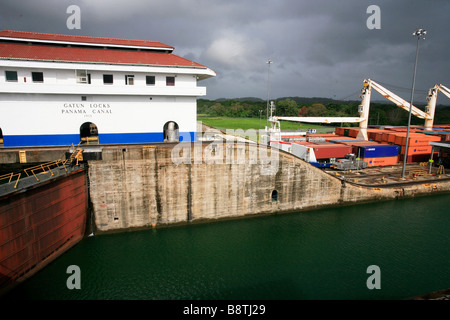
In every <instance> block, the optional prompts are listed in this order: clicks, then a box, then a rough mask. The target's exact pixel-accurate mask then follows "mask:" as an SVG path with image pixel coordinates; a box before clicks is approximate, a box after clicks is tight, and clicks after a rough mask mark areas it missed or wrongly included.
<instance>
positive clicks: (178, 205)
mask: <svg viewBox="0 0 450 320" xmlns="http://www.w3.org/2000/svg"><path fill="white" fill-rule="evenodd" d="M267 149H268V150H266V149H265V147H263V146H258V145H256V144H251V143H250V144H248V143H246V144H244V143H232V144H229V143H215V142H213V143H208V144H206V143H203V144H201V143H193V144H191V143H186V144H181V143H180V144H178V145H169V146H165V145H161V146H148V147H146V146H138V147H136V146H133V147H128V148H115V149H114V148H110V149H108V148H104V149H103V155H102V159H103V160H95V161H89V163H88V164H89V179H90V196H91V201H92V206H93V210H94V214H95V223H96V227H97V230H98V231H113V230H120V229H127V228H139V227H151V226H161V225H169V224H176V223H186V222H195V221H203V220H205V219H218V218H233V217H240V216H246V215H258V214H270V213H278V212H280V213H281V212H290V211H301V210H307V209H313V208H320V207H324V206H336V205H343V204H354V203H357V202H362V201H376V200H379V199H383V200H388V199H395V198H398V197H403V196H414V195H417V194H421V193H429V192H430V190H432V191H440V190H450V184H449V182H443V183H441V184H438V186H437V187H436V185H434V186H427V185H411V186H402V187H392V188H376V187H373V188H372V187H362V186H357V185H353V184H350V183H347V182H345V183H344V182H342V181H341V180H339V179H337V178H335V177H332V176H330V175H328V174H327V173H325V172H323V171H322V170H320V169H318V168H316V167H313V166H312V165H310V164H308V163H307V162H305V161H303V160H301V159H299V158H296V157H295V156H293V155H291V154H287V153H284V152H278V151H277V150H275V149H270V148H267ZM264 152H267V157H266V158H264V157H263V155H264ZM267 159H272V161H269V160H267ZM270 162H272V163H270Z"/></svg>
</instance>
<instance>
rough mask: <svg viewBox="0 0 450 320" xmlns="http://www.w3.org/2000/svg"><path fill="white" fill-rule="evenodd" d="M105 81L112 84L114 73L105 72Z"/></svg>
mask: <svg viewBox="0 0 450 320" xmlns="http://www.w3.org/2000/svg"><path fill="white" fill-rule="evenodd" d="M103 83H104V84H112V83H113V75H112V74H104V75H103Z"/></svg>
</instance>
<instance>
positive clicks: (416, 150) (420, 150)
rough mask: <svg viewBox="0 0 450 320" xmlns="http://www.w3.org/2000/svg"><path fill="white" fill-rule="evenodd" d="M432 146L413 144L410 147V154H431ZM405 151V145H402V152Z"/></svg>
mask: <svg viewBox="0 0 450 320" xmlns="http://www.w3.org/2000/svg"><path fill="white" fill-rule="evenodd" d="M431 149H432V146H430V145H428V146H411V147H408V155H415V154H431ZM404 153H405V146H402V149H401V154H404Z"/></svg>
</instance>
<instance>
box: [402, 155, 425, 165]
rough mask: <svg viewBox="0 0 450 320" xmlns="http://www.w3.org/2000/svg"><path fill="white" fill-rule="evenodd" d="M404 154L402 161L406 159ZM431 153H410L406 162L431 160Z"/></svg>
mask: <svg viewBox="0 0 450 320" xmlns="http://www.w3.org/2000/svg"><path fill="white" fill-rule="evenodd" d="M404 156H405V155H404V154H402V155H400V157H399V160H400V161H401V162H403V161H404ZM430 158H431V154H413V155H408V157H407V159H406V163H413V162H428V160H430Z"/></svg>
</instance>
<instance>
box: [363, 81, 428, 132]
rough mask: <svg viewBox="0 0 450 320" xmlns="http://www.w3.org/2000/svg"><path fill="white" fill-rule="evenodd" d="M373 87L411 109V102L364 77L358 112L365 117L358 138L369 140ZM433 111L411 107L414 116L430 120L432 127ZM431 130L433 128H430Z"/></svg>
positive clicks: (398, 103) (403, 106)
mask: <svg viewBox="0 0 450 320" xmlns="http://www.w3.org/2000/svg"><path fill="white" fill-rule="evenodd" d="M372 89H375V90H376V91H378V93H380V94H381V95H382V96H383V97H385V98H386V99H388V100H390V101H392V102H393V103H395V104H396V105H397V106H398V107H400V108H403V109H405V110H407V111H409V109H410V106H411V104H410V103H409V102H407V101H406V100H404V99H402V98H400V97H399V96H397V95H396V94H394V93H392V92H391V91H389V90H387V89H386V88H384V87H383V86H381V85H380V84H378V83H376V82H375V81H373V80H370V79H364V81H363V89H362V94H361V98H362V100H361V104H360V105H359V108H358V113H359V115H360V117H361V118H363V119H364V121H361V122H360V124H359V127H360V128H361V130H359V133H358V138H360V139H364V140H368V137H367V125H368V121H369V108H370V97H371V93H372ZM432 112H433V113H431V110H430V112H424V111H422V110H420V109H419V108H417V107H415V106H412V107H411V114H413V115H414V116H416V117H418V118H421V119H425V121H426V122H427V121H428V124H429V125H431V128H432V127H433V118H434V109H433V110H432ZM429 130H431V129H429Z"/></svg>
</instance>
